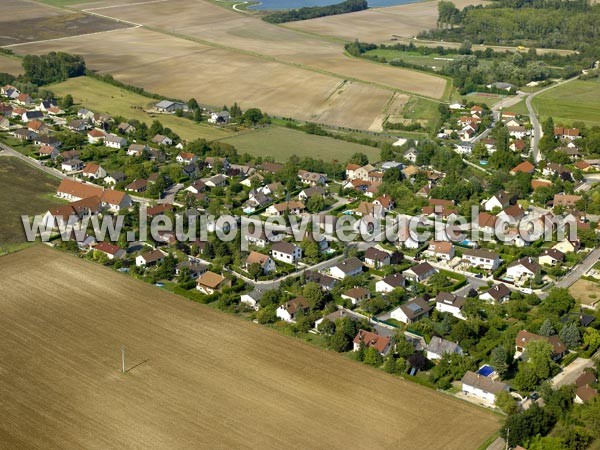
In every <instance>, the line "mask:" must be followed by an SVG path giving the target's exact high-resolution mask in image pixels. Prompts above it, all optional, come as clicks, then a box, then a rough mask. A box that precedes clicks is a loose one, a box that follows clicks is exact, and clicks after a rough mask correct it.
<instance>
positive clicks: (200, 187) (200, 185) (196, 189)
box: [184, 180, 206, 194]
mask: <svg viewBox="0 0 600 450" xmlns="http://www.w3.org/2000/svg"><path fill="white" fill-rule="evenodd" d="M184 190H185V191H188V192H191V193H192V194H199V193H201V192H204V191H205V190H206V185H205V184H204V181H202V180H196V181H194V182H193V183H192V184H190V185H189V186H188V187H186V188H185V189H184Z"/></svg>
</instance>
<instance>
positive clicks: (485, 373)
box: [477, 366, 494, 377]
mask: <svg viewBox="0 0 600 450" xmlns="http://www.w3.org/2000/svg"><path fill="white" fill-rule="evenodd" d="M493 372H494V369H493V368H491V367H490V366H482V367H481V369H479V370H478V371H477V373H478V374H480V375H483V376H484V377H489V376H490V375H491V374H492V373H493Z"/></svg>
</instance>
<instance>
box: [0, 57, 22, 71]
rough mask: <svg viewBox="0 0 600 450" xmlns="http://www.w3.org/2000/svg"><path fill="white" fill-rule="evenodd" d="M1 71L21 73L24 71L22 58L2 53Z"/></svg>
mask: <svg viewBox="0 0 600 450" xmlns="http://www.w3.org/2000/svg"><path fill="white" fill-rule="evenodd" d="M0 72H4V73H10V74H11V75H20V74H22V73H23V66H22V65H21V58H17V57H16V56H10V55H5V54H4V53H0Z"/></svg>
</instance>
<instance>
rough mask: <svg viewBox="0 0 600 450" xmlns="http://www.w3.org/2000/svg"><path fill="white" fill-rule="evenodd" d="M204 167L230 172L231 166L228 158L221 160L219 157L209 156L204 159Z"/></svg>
mask: <svg viewBox="0 0 600 450" xmlns="http://www.w3.org/2000/svg"><path fill="white" fill-rule="evenodd" d="M204 165H205V166H206V167H208V168H209V169H215V168H219V169H222V170H225V171H227V170H229V168H230V167H231V164H230V163H229V161H228V160H227V158H221V157H218V156H207V157H206V158H204Z"/></svg>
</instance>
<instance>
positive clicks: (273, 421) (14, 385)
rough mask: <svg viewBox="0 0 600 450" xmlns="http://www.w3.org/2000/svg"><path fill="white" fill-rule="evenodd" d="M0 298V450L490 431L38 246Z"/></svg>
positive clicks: (10, 270)
mask: <svg viewBox="0 0 600 450" xmlns="http://www.w3.org/2000/svg"><path fill="white" fill-rule="evenodd" d="M0 293H1V295H0V354H1V355H2V358H1V359H0V383H1V385H2V390H0V415H1V416H2V419H3V420H2V421H1V422H0V447H2V448H13V449H16V448H29V449H31V448H39V449H54V448H64V449H75V448H77V449H80V448H85V449H105V448H140V449H179V448H186V449H187V448H190V449H191V448H210V449H217V448H261V449H269V448H273V449H275V448H277V449H280V448H291V449H307V448H311V449H313V448H328V449H332V448H340V449H341V448H343V449H349V448H356V449H359V448H361V449H364V448H372V449H377V448H403V447H404V448H408V447H410V448H411V449H414V450H420V449H429V450H434V449H445V450H455V449H456V450H464V449H471V448H476V447H477V446H478V445H479V444H480V443H481V442H482V441H483V440H484V439H485V438H486V437H487V436H488V435H490V434H491V433H492V432H493V431H494V430H495V429H496V428H497V427H498V421H497V419H496V417H494V416H493V415H491V414H489V413H486V412H485V411H483V410H481V409H479V408H476V407H473V406H471V405H468V404H466V403H462V402H460V401H457V400H454V399H452V398H450V397H447V396H445V395H443V394H439V393H436V392H434V391H431V390H428V389H426V388H423V387H421V386H418V385H414V384H411V383H409V382H407V381H402V380H399V379H397V378H394V377H392V376H389V375H387V374H385V373H383V372H379V371H376V370H374V369H371V368H369V367H367V366H364V365H361V364H358V363H354V362H352V361H349V360H347V359H345V358H344V357H343V356H340V355H337V354H334V353H331V352H325V351H322V350H319V349H317V348H314V347H311V346H310V345H308V344H306V343H303V342H301V341H299V340H295V339H293V338H289V337H284V336H281V335H279V334H277V333H276V332H274V331H271V330H268V329H265V328H263V327H261V326H258V325H255V324H252V323H249V322H245V321H242V320H240V319H238V318H236V317H233V316H229V315H226V314H223V313H220V312H218V311H214V310H213V309H211V308H209V307H206V306H202V305H198V304H195V303H193V302H190V301H186V300H183V299H181V298H179V297H176V296H173V295H170V294H168V293H166V292H163V291H161V290H160V289H158V288H155V287H153V286H150V285H147V284H144V283H142V282H137V281H134V280H131V279H130V278H128V277H127V276H125V275H121V274H118V273H116V272H113V271H110V270H108V269H103V268H100V267H98V266H97V265H94V264H92V263H88V262H84V261H80V260H78V259H77V258H75V257H73V256H70V255H67V254H63V253H60V252H58V251H54V250H51V249H48V248H46V247H43V246H36V247H34V248H31V249H28V250H25V251H22V252H19V253H16V254H13V255H9V256H6V257H2V258H0ZM122 344H124V345H125V346H126V347H127V367H128V369H129V372H128V373H126V374H124V375H122V374H120V373H119V367H120V351H119V349H120V346H121V345H122ZM407 443H410V444H407ZM407 445H408V446H407Z"/></svg>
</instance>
